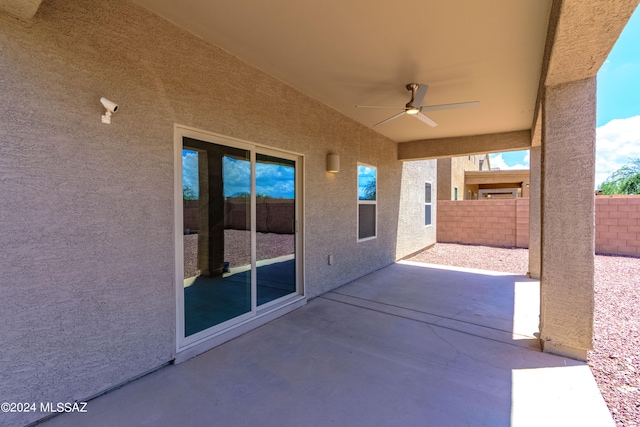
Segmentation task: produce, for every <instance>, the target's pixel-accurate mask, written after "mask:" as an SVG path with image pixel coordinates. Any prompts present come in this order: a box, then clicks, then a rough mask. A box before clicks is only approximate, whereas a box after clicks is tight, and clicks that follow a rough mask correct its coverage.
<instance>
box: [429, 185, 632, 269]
mask: <svg viewBox="0 0 640 427" xmlns="http://www.w3.org/2000/svg"><path fill="white" fill-rule="evenodd" d="M595 226H596V253H599V254H615V255H630V256H638V257H640V195H637V196H597V197H596V209H595ZM437 241H438V242H442V243H463V244H476V245H487V246H502V247H518V248H527V247H528V246H529V199H528V198H518V199H502V200H459V201H450V200H438V214H437Z"/></svg>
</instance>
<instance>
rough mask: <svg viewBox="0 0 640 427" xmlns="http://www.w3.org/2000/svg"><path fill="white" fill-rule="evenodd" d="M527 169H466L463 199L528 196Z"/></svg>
mask: <svg viewBox="0 0 640 427" xmlns="http://www.w3.org/2000/svg"><path fill="white" fill-rule="evenodd" d="M529 176H530V173H529V170H491V171H481V172H479V171H466V172H465V173H464V191H465V200H467V199H468V200H473V199H484V198H494V199H504V198H507V199H511V198H515V197H529V187H530V185H531V184H530V182H529Z"/></svg>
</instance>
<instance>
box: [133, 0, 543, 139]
mask: <svg viewBox="0 0 640 427" xmlns="http://www.w3.org/2000/svg"><path fill="white" fill-rule="evenodd" d="M135 1H136V3H138V4H140V5H142V6H144V7H146V8H148V9H149V10H151V11H153V12H154V13H157V14H158V15H160V16H162V17H164V18H165V19H167V20H169V21H171V22H173V23H175V24H176V25H178V26H180V27H182V28H184V29H186V30H188V31H190V32H192V33H194V34H195V35H197V36H199V37H201V38H203V39H205V40H207V41H210V42H211V43H213V44H215V45H217V46H219V47H221V48H223V49H225V50H227V51H228V52H230V53H231V54H233V55H235V56H237V57H240V58H242V59H244V60H245V61H247V62H248V63H250V64H252V65H254V66H255V67H257V68H259V69H261V70H263V71H265V72H267V73H269V74H271V75H273V76H275V77H276V78H278V79H280V80H282V81H284V82H285V83H287V84H289V85H291V86H292V87H295V88H297V89H298V90H300V91H301V92H303V93H305V94H307V95H309V96H311V97H313V98H315V99H317V100H319V101H320V102H322V103H324V104H326V105H328V106H330V107H332V108H334V109H336V110H338V111H340V112H341V113H343V114H344V115H346V116H348V117H351V118H352V119H354V120H356V121H358V122H360V123H362V124H363V125H365V126H368V127H373V125H374V124H375V123H377V122H379V121H381V120H383V119H385V118H387V117H389V116H391V115H393V114H395V111H394V110H378V109H360V108H355V105H383V106H398V107H403V106H404V104H406V103H407V101H408V100H409V93H408V92H407V90H406V89H405V85H406V84H407V83H412V82H417V83H425V84H428V85H429V91H428V93H427V95H426V97H425V102H424V104H427V105H436V104H446V103H456V102H465V101H480V106H479V107H474V108H468V109H456V110H447V111H435V112H430V113H428V115H429V117H431V118H433V119H434V120H435V121H436V122H438V123H439V126H437V127H435V128H432V127H430V126H428V125H426V124H424V123H422V122H421V121H419V120H415V119H414V118H412V117H407V116H403V117H400V118H398V119H396V120H394V121H391V122H388V123H385V124H383V125H380V126H378V127H376V128H375V130H376V131H377V132H379V133H381V134H383V135H385V136H387V137H389V138H391V139H392V140H394V141H397V142H404V141H414V140H424V139H432V138H446V137H454V136H464V135H478V134H493V133H501V132H509V131H518V130H529V129H531V128H532V124H533V120H534V111H535V108H536V97H537V94H538V86H539V81H540V73H541V67H542V63H543V53H544V47H545V40H546V35H547V26H548V21H549V14H550V8H551V0H536V1H527V2H514V1H512V0H486V1H482V2H479V1H477V0H456V1H454V2H444V1H439V0H421V1H410V2H404V3H397V2H389V1H382V0H373V1H372V0H350V1H344V0H323V1H304V2H300V1H288V0H272V1H262V0H253V1H251V0H249V1H228V0H224V1H223V0H215V1H211V0H181V1H178V0H135ZM251 84H252V82H250V81H248V82H247V85H249V86H251ZM245 101H246V103H247V105H248V106H250V105H251V99H246V100H245Z"/></svg>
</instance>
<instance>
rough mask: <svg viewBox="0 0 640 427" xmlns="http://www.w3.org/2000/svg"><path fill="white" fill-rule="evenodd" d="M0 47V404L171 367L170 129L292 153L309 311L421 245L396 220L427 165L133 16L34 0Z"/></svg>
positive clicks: (118, 4)
mask: <svg viewBox="0 0 640 427" xmlns="http://www.w3.org/2000/svg"><path fill="white" fill-rule="evenodd" d="M0 45H1V46H2V50H1V54H0V81H1V82H2V103H0V171H2V175H1V177H0V179H1V180H2V185H1V186H0V200H1V201H2V202H1V204H0V223H2V228H1V229H0V251H1V256H0V271H1V272H2V274H1V275H0V283H1V286H2V290H3V296H2V298H1V299H0V313H2V314H1V316H2V317H1V318H2V319H3V321H2V322H0V336H1V337H2V341H3V345H2V348H1V349H0V359H1V360H2V362H3V369H2V370H1V371H0V395H1V396H3V398H4V399H5V400H13V401H29V402H30V401H36V402H38V401H43V402H48V401H55V402H58V401H73V400H74V399H85V398H87V397H89V396H91V395H93V394H95V393H99V392H101V391H103V390H106V389H109V388H110V387H113V386H115V385H117V384H120V383H122V382H123V381H126V380H129V379H131V378H133V377H135V376H136V375H139V374H142V373H144V372H146V371H148V370H150V369H154V368H156V367H157V366H159V365H161V364H164V363H166V362H168V361H170V360H171V359H172V358H173V357H174V356H175V321H176V319H175V316H176V314H175V310H176V308H175V288H174V230H173V220H174V219H173V215H174V214H173V188H174V182H173V171H174V164H173V132H174V124H175V123H178V124H182V125H187V126H191V127H194V128H198V129H203V130H206V131H209V132H216V133H219V134H223V135H226V136H230V137H235V138H240V139H244V140H248V141H251V142H255V143H258V144H263V145H266V146H270V147H275V148H279V149H282V150H290V151H294V152H297V153H301V154H303V155H304V156H305V157H304V161H305V181H304V182H305V245H306V246H305V278H306V282H305V284H306V290H307V294H308V295H309V296H310V297H313V296H317V295H319V294H321V293H323V292H325V291H327V290H330V289H333V288H335V287H337V286H339V285H341V284H344V283H346V282H348V281H350V280H352V279H355V278H357V277H359V276H362V275H364V274H366V273H369V272H371V271H373V270H376V269H378V268H380V267H382V266H384V265H387V264H389V263H391V262H393V261H394V260H395V259H397V258H401V257H402V256H404V255H406V254H407V253H410V252H413V251H415V250H418V249H419V248H420V247H425V246H427V245H429V244H430V243H433V242H434V241H435V236H433V233H431V232H429V231H425V227H424V225H423V224H424V222H423V221H424V216H423V215H418V216H416V215H414V214H407V212H412V211H416V210H419V211H420V212H422V209H424V201H423V200H422V198H423V197H424V196H423V194H424V181H425V180H427V179H431V178H432V177H433V178H434V176H430V175H429V174H431V175H433V174H435V171H433V167H434V165H435V163H434V162H421V163H415V164H405V165H403V163H402V162H400V161H398V160H396V159H397V152H396V144H395V143H393V142H392V141H390V140H388V139H386V138H385V137H382V136H381V135H379V134H377V133H375V132H373V131H371V130H369V129H367V128H365V127H363V126H362V125H360V124H358V123H356V122H354V121H352V120H350V119H347V118H345V117H344V116H342V115H341V114H339V113H338V112H336V111H335V110H333V109H330V108H328V107H326V106H323V105H322V104H320V103H318V102H316V101H315V100H313V99H310V98H308V97H306V96H305V95H303V94H301V93H300V92H298V91H296V90H294V89H292V88H291V87H288V86H286V85H284V84H283V83H281V82H279V81H277V80H275V79H274V78H272V77H270V76H268V75H266V74H264V73H262V72H260V71H258V70H256V69H254V68H252V67H251V66H249V65H247V64H246V63H244V62H242V61H240V60H238V59H237V58H235V57H233V56H231V55H229V54H228V53H226V52H224V51H222V50H220V49H218V48H216V47H214V46H211V45H209V44H207V43H205V42H204V41H202V40H200V39H198V38H196V37H194V36H193V35H191V34H189V33H186V32H184V31H182V30H179V29H178V28H176V27H174V26H172V25H171V24H169V23H167V22H166V21H163V20H162V19H160V18H158V17H156V16H154V15H152V14H150V13H148V12H147V11H146V10H144V9H141V8H139V7H137V6H135V5H132V4H130V3H128V2H125V1H120V0H114V1H109V2H100V1H85V2H81V3H79V2H75V1H73V0H52V1H48V2H45V3H44V4H43V5H42V6H41V8H40V10H39V11H38V13H37V14H36V15H35V17H34V18H33V20H32V21H31V22H30V23H29V24H28V25H25V24H24V23H22V22H20V21H19V20H16V19H15V18H13V17H10V16H8V15H2V14H0ZM102 96H105V97H107V98H109V99H111V100H113V101H115V102H117V103H118V104H120V110H119V111H118V112H117V113H116V114H114V115H113V117H112V124H111V125H105V124H103V123H101V121H100V116H101V114H103V112H104V109H103V108H102V106H101V104H100V102H99V99H100V97H102ZM328 152H334V153H337V154H339V155H340V157H341V170H340V172H339V173H337V174H329V173H327V172H326V171H325V156H326V154H327V153H328ZM357 162H363V163H367V164H370V165H374V166H377V167H378V195H379V198H378V199H379V202H378V212H379V215H378V238H377V239H373V240H369V241H366V242H361V243H358V242H357V241H356V212H357V205H356V179H357V178H356V165H357ZM420 165H422V166H423V167H425V168H426V169H421V170H418V169H419V168H420ZM429 168H431V172H428V170H429ZM425 171H427V172H425ZM414 187H415V189H416V191H417V190H418V189H420V192H419V193H418V196H417V197H414V196H412V191H413V190H412V189H413V188H414ZM401 201H402V202H403V205H401V204H400V202H401ZM433 215H434V219H435V209H434V214H433ZM399 217H400V218H401V220H400V221H399V220H398V218H399ZM418 217H419V218H421V221H422V222H421V224H422V225H421V224H420V223H418V224H414V223H413V222H414V221H415V220H417V218H418ZM416 227H421V228H420V229H421V230H422V231H421V232H415V230H416V229H417V228H416ZM329 254H333V256H334V263H333V265H331V266H330V265H328V263H327V256H328V255H329ZM39 417H40V415H39V414H22V415H16V416H15V417H11V416H8V418H3V422H4V420H7V422H9V423H17V424H21V423H27V422H31V421H33V420H35V419H37V418H39Z"/></svg>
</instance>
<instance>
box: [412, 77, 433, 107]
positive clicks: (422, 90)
mask: <svg viewBox="0 0 640 427" xmlns="http://www.w3.org/2000/svg"><path fill="white" fill-rule="evenodd" d="M427 89H429V85H425V84H422V83H419V84H418V89H416V94H415V96H414V97H413V105H416V106H418V105H422V101H424V96H425V95H426V94H427Z"/></svg>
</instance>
